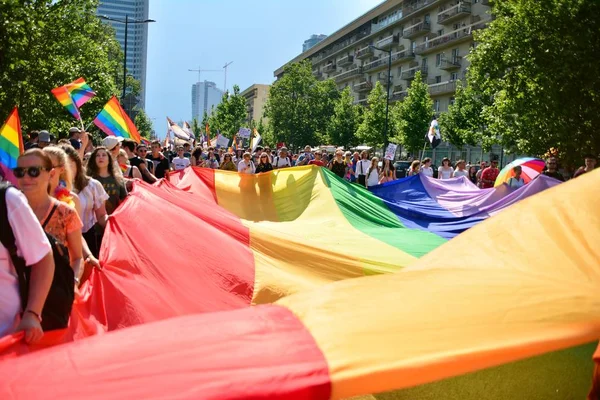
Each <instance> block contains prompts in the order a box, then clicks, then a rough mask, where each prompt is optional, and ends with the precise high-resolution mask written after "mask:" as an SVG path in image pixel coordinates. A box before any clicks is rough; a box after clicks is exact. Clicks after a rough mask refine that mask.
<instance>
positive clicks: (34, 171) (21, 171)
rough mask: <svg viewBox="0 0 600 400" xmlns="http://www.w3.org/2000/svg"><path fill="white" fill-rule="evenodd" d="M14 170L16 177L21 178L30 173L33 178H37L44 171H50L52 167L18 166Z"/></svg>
mask: <svg viewBox="0 0 600 400" xmlns="http://www.w3.org/2000/svg"><path fill="white" fill-rule="evenodd" d="M12 171H13V174H15V177H16V178H18V179H21V178H24V177H25V174H27V175H29V176H30V177H32V178H37V177H38V176H40V174H41V173H42V171H50V169H49V168H44V167H29V168H22V167H17V168H13V170H12Z"/></svg>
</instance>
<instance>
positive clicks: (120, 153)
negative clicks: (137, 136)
mask: <svg viewBox="0 0 600 400" xmlns="http://www.w3.org/2000/svg"><path fill="white" fill-rule="evenodd" d="M182 148H183V147H182ZM119 157H125V164H127V165H129V157H127V152H126V151H125V150H123V149H121V150H119V155H118V156H117V160H118V159H119Z"/></svg>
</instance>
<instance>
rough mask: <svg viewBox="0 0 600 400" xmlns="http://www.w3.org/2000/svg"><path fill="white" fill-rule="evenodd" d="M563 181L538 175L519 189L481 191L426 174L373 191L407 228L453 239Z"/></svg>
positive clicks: (459, 181)
mask: <svg viewBox="0 0 600 400" xmlns="http://www.w3.org/2000/svg"><path fill="white" fill-rule="evenodd" d="M560 183H561V182H560V181H558V180H556V179H553V178H550V177H547V176H545V175H538V176H537V177H536V178H535V179H534V180H532V181H531V182H530V183H528V184H527V185H525V186H522V187H520V188H518V189H514V188H510V187H509V186H508V185H506V184H503V185H500V186H498V187H495V188H491V189H479V188H478V187H477V186H475V185H474V184H473V183H471V181H469V180H468V179H467V178H465V177H460V178H454V179H446V180H440V179H434V178H430V177H427V176H425V175H422V174H418V175H415V176H411V177H408V178H404V179H399V180H396V181H393V182H388V183H385V184H383V185H378V186H374V187H372V188H370V191H371V192H372V193H373V194H375V195H376V196H377V197H379V198H380V199H382V200H383V203H384V204H385V206H386V207H387V208H388V209H390V210H391V211H392V212H393V213H394V214H395V215H396V216H397V217H398V219H399V220H400V221H401V222H402V223H403V224H404V225H405V226H407V227H409V228H414V229H423V230H426V231H429V232H433V233H435V234H437V235H440V236H442V237H444V238H447V239H451V238H453V237H455V236H456V235H458V234H460V233H462V232H464V231H466V230H467V229H470V228H472V227H473V226H475V225H477V224H478V223H480V222H482V221H484V220H486V219H487V218H489V217H491V216H494V215H496V214H498V213H499V212H500V211H502V210H504V209H506V208H507V207H510V206H511V205H513V204H515V203H517V202H519V201H521V200H523V199H525V198H527V197H529V196H533V195H534V194H536V193H539V192H541V191H544V190H546V189H548V188H551V187H554V186H556V185H558V184H560Z"/></svg>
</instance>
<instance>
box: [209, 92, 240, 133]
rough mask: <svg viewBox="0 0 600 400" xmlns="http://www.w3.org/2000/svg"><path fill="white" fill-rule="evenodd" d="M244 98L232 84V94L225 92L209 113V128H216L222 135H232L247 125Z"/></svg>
mask: <svg viewBox="0 0 600 400" xmlns="http://www.w3.org/2000/svg"><path fill="white" fill-rule="evenodd" d="M247 116H248V115H247V113H246V99H245V98H244V97H243V96H241V95H240V87H239V86H238V85H233V94H230V93H225V94H224V95H223V98H222V100H221V102H220V103H219V105H217V107H216V109H215V110H214V112H213V113H212V114H211V117H210V118H211V121H212V123H211V130H212V129H213V125H214V129H215V132H216V130H217V129H218V130H219V131H220V132H221V134H222V135H224V136H227V137H229V138H231V137H233V135H235V134H236V133H237V132H238V131H239V130H240V128H242V127H244V126H246V125H247V122H246V118H247Z"/></svg>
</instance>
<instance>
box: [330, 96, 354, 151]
mask: <svg viewBox="0 0 600 400" xmlns="http://www.w3.org/2000/svg"><path fill="white" fill-rule="evenodd" d="M359 107H360V106H358V105H355V104H354V97H353V96H352V94H351V93H350V88H349V87H346V88H345V89H344V90H342V92H341V95H340V98H339V99H338V101H337V102H336V104H335V106H334V110H333V116H332V118H331V122H330V124H329V126H328V129H327V136H328V139H329V143H332V144H336V145H340V146H346V147H351V146H355V145H357V144H358V138H357V137H356V131H357V130H358V127H359V125H360V122H361V121H360V111H359Z"/></svg>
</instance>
